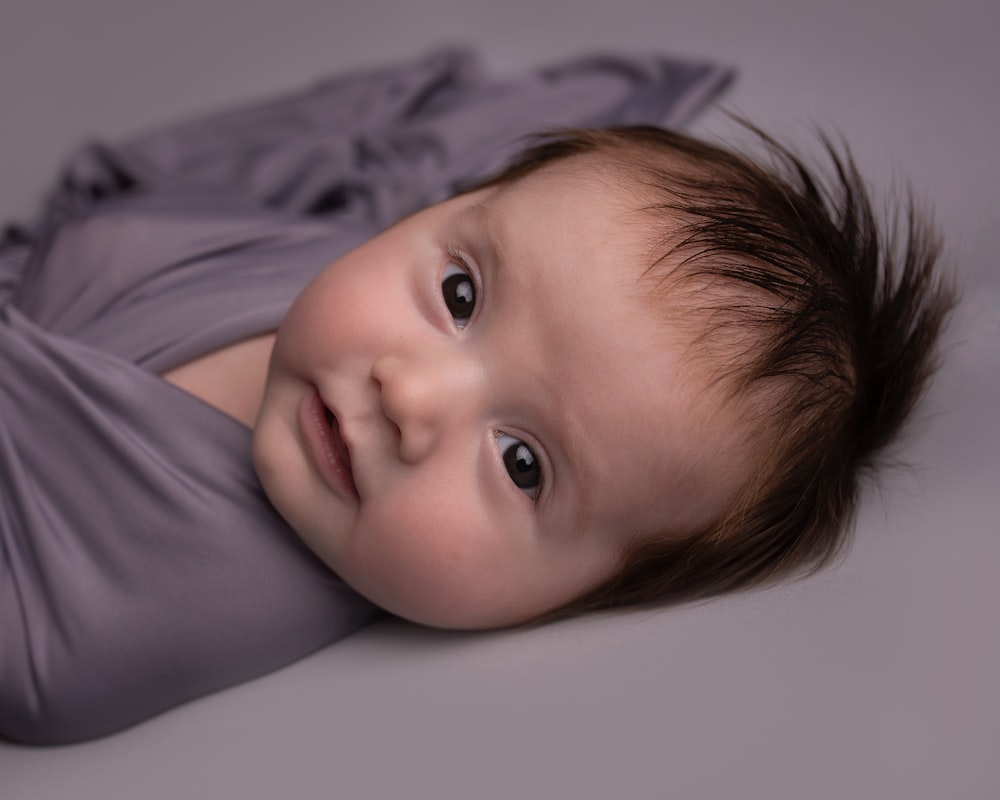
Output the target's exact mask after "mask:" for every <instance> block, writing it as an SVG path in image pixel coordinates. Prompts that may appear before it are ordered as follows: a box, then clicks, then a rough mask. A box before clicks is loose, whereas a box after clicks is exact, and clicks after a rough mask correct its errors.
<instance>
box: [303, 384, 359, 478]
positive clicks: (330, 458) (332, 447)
mask: <svg viewBox="0 0 1000 800" xmlns="http://www.w3.org/2000/svg"><path fill="white" fill-rule="evenodd" d="M311 416H312V418H313V421H314V425H315V427H316V429H317V432H318V433H319V444H320V447H321V449H322V457H323V461H324V466H325V467H326V468H327V470H326V471H327V472H328V473H330V477H332V478H334V479H335V480H336V482H337V483H338V484H340V485H341V486H342V487H343V488H344V489H346V490H347V491H349V492H350V493H351V494H353V495H354V496H355V497H357V496H358V487H357V486H356V485H355V483H354V473H353V470H352V469H351V452H350V450H348V449H347V443H346V442H345V441H344V438H343V436H341V434H340V423H339V422H338V421H337V416H336V414H334V413H333V412H332V411H331V410H330V409H329V408H327V406H326V404H325V403H324V402H323V398H322V397H321V396H320V394H319V391H318V390H317V391H316V393H315V395H314V396H313V402H312V414H311Z"/></svg>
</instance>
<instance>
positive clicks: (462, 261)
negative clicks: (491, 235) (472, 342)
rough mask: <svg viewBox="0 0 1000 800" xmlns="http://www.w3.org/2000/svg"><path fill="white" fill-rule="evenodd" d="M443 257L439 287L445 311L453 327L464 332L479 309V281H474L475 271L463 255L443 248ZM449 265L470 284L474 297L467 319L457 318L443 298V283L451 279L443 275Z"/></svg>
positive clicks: (451, 249)
mask: <svg viewBox="0 0 1000 800" xmlns="http://www.w3.org/2000/svg"><path fill="white" fill-rule="evenodd" d="M445 255H446V256H447V260H446V262H445V267H444V271H443V272H442V275H441V281H440V285H441V287H442V299H444V301H445V310H446V311H447V313H448V315H449V316H450V317H451V319H452V322H453V323H454V324H455V327H457V328H458V329H459V330H464V329H465V328H466V327H467V326H468V325H469V323H470V322H472V320H473V318H474V317H475V315H476V311H477V310H478V308H479V297H480V294H481V292H480V289H479V281H478V280H477V279H476V271H475V270H474V269H472V267H471V266H470V263H471V259H469V258H468V257H467V256H466V255H465V254H464V253H462V252H461V251H460V250H457V249H455V248H453V247H447V248H445ZM449 265H454V266H456V267H458V268H459V270H460V271H461V272H463V273H464V274H465V275H466V277H467V278H468V280H469V282H470V283H471V284H472V293H473V297H474V302H473V306H472V310H471V311H470V312H469V316H468V317H465V318H459V317H457V316H456V315H455V313H454V310H453V309H452V308H451V307H450V306H449V305H448V302H447V299H446V298H445V297H444V293H443V287H444V282H445V280H447V279H448V278H449V277H451V276H448V275H446V274H444V273H445V271H447V269H448V266H449Z"/></svg>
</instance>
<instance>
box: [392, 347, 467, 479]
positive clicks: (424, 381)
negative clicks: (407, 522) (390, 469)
mask: <svg viewBox="0 0 1000 800" xmlns="http://www.w3.org/2000/svg"><path fill="white" fill-rule="evenodd" d="M473 373H474V370H473V369H470V366H469V365H468V364H467V363H463V361H462V360H461V359H456V358H447V357H445V356H444V355H442V354H439V353H438V354H427V355H423V356H415V357H406V358H402V357H399V356H387V357H384V358H381V359H379V360H377V361H376V362H375V364H374V365H373V367H372V379H373V380H374V381H375V383H376V385H377V387H378V391H379V396H380V399H381V403H382V410H383V413H384V414H385V416H386V418H387V419H388V420H389V421H390V422H392V424H393V425H394V426H395V427H396V429H397V430H398V431H399V454H400V457H401V458H402V459H403V460H404V461H409V462H415V461H419V460H420V459H422V458H425V457H426V456H428V455H429V454H430V453H431V452H433V450H434V448H435V446H436V445H437V444H438V443H439V442H440V441H441V439H442V437H443V436H444V435H445V434H446V432H447V431H448V430H449V428H450V427H452V426H453V425H455V424H456V422H457V420H458V419H459V418H461V417H462V416H464V413H465V412H466V411H467V410H468V409H469V408H470V406H471V404H472V403H473V402H474V398H475V396H476V395H477V394H478V392H477V390H476V380H475V375H474V374H473Z"/></svg>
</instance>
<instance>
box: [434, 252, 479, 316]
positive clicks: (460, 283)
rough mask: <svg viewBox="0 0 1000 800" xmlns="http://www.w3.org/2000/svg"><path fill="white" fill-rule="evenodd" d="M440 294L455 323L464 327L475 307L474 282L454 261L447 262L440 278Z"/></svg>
mask: <svg viewBox="0 0 1000 800" xmlns="http://www.w3.org/2000/svg"><path fill="white" fill-rule="evenodd" d="M441 294H442V296H443V297H444V304H445V306H447V307H448V313H450V314H451V317H452V319H453V320H455V324H456V325H457V326H458V327H459V328H464V327H465V325H466V323H468V321H469V320H470V319H471V318H472V312H473V311H475V309H476V284H475V283H473V281H472V277H471V276H470V275H469V273H468V272H466V271H465V270H464V269H462V268H461V267H460V266H458V265H457V264H455V263H448V264H447V266H445V268H444V276H443V277H442V278H441Z"/></svg>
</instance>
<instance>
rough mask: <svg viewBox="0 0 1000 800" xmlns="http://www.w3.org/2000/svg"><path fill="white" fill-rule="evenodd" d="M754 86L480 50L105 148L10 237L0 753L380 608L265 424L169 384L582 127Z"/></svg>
mask: <svg viewBox="0 0 1000 800" xmlns="http://www.w3.org/2000/svg"><path fill="white" fill-rule="evenodd" d="M730 77H731V74H730V72H729V71H727V70H725V69H722V68H719V67H716V66H713V65H710V64H693V63H687V62H676V61H671V60H666V59H655V58H649V59H641V58H627V59H612V58H601V59H588V60H583V61H578V62H574V63H570V64H566V65H563V66H560V67H558V68H554V69H549V70H542V71H538V72H536V73H534V74H532V75H531V76H529V77H527V78H523V79H520V80H512V81H495V80H487V79H486V78H485V77H483V76H482V75H481V73H480V70H479V68H478V66H477V63H476V61H475V60H474V59H473V58H472V57H471V56H470V55H469V54H467V53H464V52H458V51H443V52H439V53H435V54H432V55H430V56H428V57H426V58H423V59H420V60H418V61H416V62H414V63H410V64H405V65H402V66H398V67H391V68H386V69H380V70H368V71H365V72H361V73H358V74H354V75H350V76H346V77H341V78H336V79H332V80H328V81H325V82H322V83H319V84H317V85H315V86H313V87H311V88H310V89H308V90H306V91H303V92H300V93H296V94H290V95H287V96H285V97H282V98H278V99H274V100H271V101H268V102H265V103H262V104H259V105H256V106H252V107H248V108H243V109H239V110H236V111H233V112H229V113H225V114H219V115H214V116H211V117H208V118H205V119H202V120H198V121H195V122H191V123H186V124H181V125H175V126H172V127H170V128H167V129H165V130H163V131H160V132H157V133H155V134H152V135H148V136H144V137H140V138H137V139H135V140H133V141H131V142H128V143H125V144H124V145H120V146H116V147H109V146H106V145H96V144H95V145H88V146H87V147H85V148H83V149H82V150H81V151H80V152H79V153H78V154H76V156H75V157H74V158H73V160H72V161H71V162H70V164H69V165H68V167H67V169H66V172H65V175H64V177H63V181H62V184H61V186H60V188H59V190H58V191H57V192H56V193H55V194H54V196H53V197H52V199H51V201H50V203H49V205H48V207H47V209H46V211H45V213H44V214H43V216H42V218H41V219H40V220H39V221H38V222H37V223H36V224H35V225H33V226H32V227H31V229H30V230H29V231H28V232H27V234H20V233H19V234H17V235H14V234H11V235H8V237H7V238H6V240H5V241H4V242H3V244H2V245H0V487H2V502H0V548H2V549H0V737H6V738H11V739H16V740H20V741H24V742H32V743H60V742H70V741H77V740H81V739H85V738H89V737H94V736H100V735H104V734H107V733H110V732H113V731H115V730H118V729H121V728H123V727H125V726H128V725H131V724H134V723H136V722H138V721H140V720H142V719H145V718H147V717H149V716H151V715H153V714H156V713H158V712H160V711H163V710H164V709H167V708H170V707H172V706H174V705H177V704H178V703H182V702H184V701H186V700H190V699H192V698H195V697H198V696H200V695H203V694H205V693H208V692H211V691H214V690H217V689H221V688H223V687H225V686H229V685H232V684H234V683H237V682H240V681H243V680H247V679H249V678H252V677H255V676H258V675H261V674H264V673H266V672H268V671H271V670H274V669H277V668H279V667H281V666H283V665H286V664H289V663H291V662H293V661H295V660H296V659H299V658H301V657H303V656H305V655H306V654H308V653H310V652H312V651H315V650H316V649H318V648H320V647H322V646H324V645H326V644H329V643H330V642H333V641H336V640H337V639H339V638H341V637H343V636H345V635H347V634H348V633H350V632H352V631H354V630H356V629H357V628H358V627H360V626H362V625H363V624H365V623H366V622H367V621H369V620H371V619H372V618H373V617H374V616H375V615H376V614H377V613H378V611H377V609H375V608H374V607H373V606H371V604H369V603H368V602H367V601H365V600H364V599H363V598H361V597H359V596H358V595H357V594H355V593H354V592H353V591H352V590H351V589H350V588H349V587H347V586H346V585H345V584H344V583H343V582H342V581H340V580H339V579H338V578H337V576H336V575H334V574H332V573H331V572H330V571H329V570H327V569H326V568H325V567H324V566H323V565H322V564H321V563H320V562H319V561H318V560H317V559H315V558H314V557H313V556H312V555H311V554H310V553H309V552H308V551H307V550H306V548H305V547H304V546H303V545H302V544H301V543H300V542H299V541H298V539H297V537H296V536H295V534H294V533H293V532H292V531H291V530H290V529H289V528H288V526H287V525H286V524H285V523H284V522H283V521H282V520H281V518H280V517H278V515H277V514H276V513H275V512H274V510H273V509H272V508H271V506H270V505H269V504H268V502H267V500H266V498H265V497H264V495H263V493H262V491H261V488H260V486H259V484H258V482H257V479H256V476H255V475H254V472H253V467H252V464H251V460H250V440H251V433H250V430H249V429H247V428H246V427H245V426H243V425H242V424H240V423H239V422H236V421H235V420H233V419H232V418H230V417H228V416H226V415H225V414H223V413H221V412H219V411H217V410H216V409H214V408H212V407H210V406H208V405H206V404H205V403H203V402H201V401H200V400H198V399H196V398H194V397H193V396H191V395H188V394H187V393H185V392H184V391H182V390H180V389H178V388H176V387H174V386H172V385H171V384H168V383H166V382H165V381H164V380H162V379H161V378H160V377H159V374H161V373H162V372H164V371H166V370H169V369H171V368H173V367H175V366H177V365H179V364H182V363H184V362H185V361H187V360H190V359H192V358H195V357H197V356H200V355H203V354H204V353H206V352H208V351H210V350H212V349H215V348H217V347H221V346H224V345H227V344H231V343H233V342H236V341H238V340H240V339H243V338H246V337H248V336H253V335H257V334H260V333H263V332H266V331H270V330H274V329H275V328H276V327H277V326H278V324H279V322H280V321H281V319H282V317H283V315H284V313H285V310H286V309H287V307H288V305H289V304H290V303H291V301H292V299H293V298H294V297H295V296H296V295H297V294H298V292H299V291H300V290H301V288H302V287H303V286H304V285H305V283H306V282H307V281H308V280H309V279H310V278H311V277H312V276H313V275H315V274H316V273H317V272H318V271H319V270H321V269H322V268H323V267H325V266H326V265H327V264H328V263H329V262H330V261H332V260H333V259H335V258H336V257H337V256H339V255H340V254H342V253H344V252H346V251H347V250H348V249H350V248H351V247H353V246H355V245H357V244H359V243H360V242H362V241H364V240H365V239H367V238H369V237H370V236H372V235H373V234H375V233H377V232H378V231H379V230H381V229H383V228H384V227H386V226H387V225H389V224H391V223H392V222H393V221H394V220H396V219H398V218H399V217H400V216H402V215H403V214H406V213H408V212H410V211H413V210H415V209H417V208H419V207H422V206H424V205H427V204H428V203H431V202H435V201H437V200H440V199H443V198H444V197H446V196H448V195H449V194H451V193H453V192H454V191H455V190H456V189H457V188H461V187H462V186H465V185H468V184H470V183H472V182H473V181H475V180H476V179H477V178H479V177H481V176H483V175H485V174H486V173H488V172H489V171H491V170H492V169H494V168H496V167H498V166H500V165H501V164H502V163H503V161H504V160H506V159H507V158H508V157H509V156H510V155H511V154H512V153H513V152H514V151H515V149H516V144H515V140H516V139H517V137H519V136H522V135H524V134H526V133H529V132H531V131H534V130H537V129H545V128H550V127H555V126H565V125H609V124H626V123H660V124H667V125H678V124H682V123H683V122H684V121H685V120H686V119H687V118H688V117H690V116H691V115H692V114H693V113H694V112H695V111H696V110H697V109H698V108H700V107H701V106H702V105H703V104H704V103H705V102H707V101H708V100H710V99H711V98H713V97H714V96H715V95H716V94H717V93H718V92H719V91H720V90H721V88H722V87H723V86H724V85H725V84H726V82H727V81H728V80H729V78H730Z"/></svg>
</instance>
